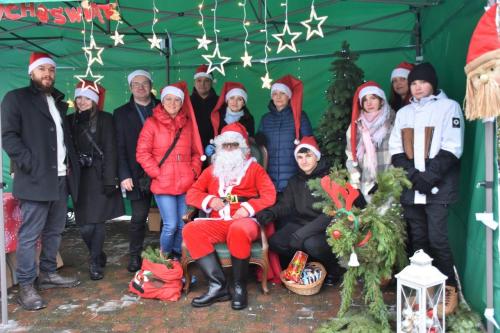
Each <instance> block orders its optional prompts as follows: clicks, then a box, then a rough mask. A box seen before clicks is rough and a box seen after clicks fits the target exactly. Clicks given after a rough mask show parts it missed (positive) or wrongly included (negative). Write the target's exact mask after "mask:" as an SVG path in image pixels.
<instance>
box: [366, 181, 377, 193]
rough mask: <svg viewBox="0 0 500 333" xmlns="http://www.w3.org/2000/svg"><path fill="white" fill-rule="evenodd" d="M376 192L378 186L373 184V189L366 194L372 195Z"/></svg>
mask: <svg viewBox="0 0 500 333" xmlns="http://www.w3.org/2000/svg"><path fill="white" fill-rule="evenodd" d="M377 190H378V184H377V183H375V185H373V187H372V188H371V189H370V190H369V191H368V194H370V195H372V194H374V193H375V192H377Z"/></svg>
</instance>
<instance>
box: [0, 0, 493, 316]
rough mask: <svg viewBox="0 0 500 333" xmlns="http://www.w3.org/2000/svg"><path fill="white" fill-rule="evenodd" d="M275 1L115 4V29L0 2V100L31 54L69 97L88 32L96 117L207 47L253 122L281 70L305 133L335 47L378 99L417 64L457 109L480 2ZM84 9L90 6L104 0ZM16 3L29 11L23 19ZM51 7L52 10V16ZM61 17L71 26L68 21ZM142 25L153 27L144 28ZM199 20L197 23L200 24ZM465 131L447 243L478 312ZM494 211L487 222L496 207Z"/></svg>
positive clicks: (473, 170) (481, 296)
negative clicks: (347, 52)
mask: <svg viewBox="0 0 500 333" xmlns="http://www.w3.org/2000/svg"><path fill="white" fill-rule="evenodd" d="M285 2H286V1H285V0H281V1H270V0H267V1H266V0H239V1H230V0H219V1H213V0H210V1H208V0H207V1H201V0H199V1H192V0H186V1H161V0H156V1H153V0H148V1H134V0H120V1H117V2H116V3H117V4H118V7H117V10H118V12H119V13H120V15H121V23H120V24H119V25H118V26H117V22H116V21H113V20H108V19H106V18H105V15H106V13H105V12H104V11H103V10H100V15H101V16H102V20H100V19H99V17H96V18H95V19H94V20H92V21H91V22H90V21H89V22H87V21H85V20H83V19H79V20H77V19H76V18H77V17H75V16H74V13H75V11H78V10H81V9H78V8H79V6H80V5H81V2H80V1H65V2H60V1H32V4H31V5H26V4H24V1H12V0H10V1H4V0H0V50H1V53H0V61H1V63H2V74H1V78H2V84H1V85H0V96H3V95H4V94H5V93H6V92H7V91H9V90H11V89H13V88H17V87H21V86H23V85H26V84H27V82H28V75H27V74H28V59H29V55H30V53H31V52H32V51H39V52H48V53H50V54H51V55H52V56H53V58H54V60H55V61H56V63H57V66H58V68H57V83H56V86H57V87H58V89H60V90H62V91H63V92H64V93H65V94H66V96H67V98H68V99H72V98H73V93H74V87H75V85H76V82H77V79H76V78H75V75H84V74H85V73H86V70H87V59H86V58H85V54H84V51H83V50H82V47H84V46H89V43H90V34H91V32H92V34H93V38H94V40H95V42H96V45H97V47H103V48H104V50H103V52H102V61H103V65H100V64H99V63H97V62H94V63H93V64H92V66H91V70H92V73H93V74H94V75H102V76H103V78H102V80H101V81H100V83H101V84H102V85H103V86H104V87H105V88H106V89H107V94H106V102H105V109H106V110H107V111H112V110H113V109H114V108H116V107H117V106H119V105H121V104H123V103H125V102H126V101H128V99H129V94H130V93H129V90H128V85H127V75H128V74H129V73H130V72H131V71H132V70H135V69H138V68H143V69H147V70H149V71H150V72H151V73H152V75H153V80H154V88H155V89H156V90H157V91H160V90H161V88H162V87H163V86H164V85H165V84H166V83H167V82H168V81H170V82H175V81H178V80H186V81H187V82H188V84H190V85H191V84H192V81H193V74H194V71H195V69H196V67H198V65H200V64H202V63H206V61H205V59H204V58H203V57H202V55H212V54H213V52H214V46H215V42H216V40H217V42H218V44H219V50H220V53H221V55H222V56H225V57H230V58H231V59H230V60H229V61H228V62H226V63H225V64H224V69H225V76H222V75H221V74H220V73H219V72H217V71H215V72H214V73H213V74H215V78H216V82H215V89H216V90H219V89H220V88H221V87H222V83H223V82H224V81H226V80H229V81H239V82H241V83H243V84H244V85H245V86H246V88H247V90H248V92H249V100H248V106H249V109H250V110H251V112H252V113H253V114H254V116H255V117H256V121H257V123H258V122H259V120H260V117H261V116H262V115H263V114H264V113H265V112H266V109H267V108H266V105H267V102H268V100H269V98H270V91H269V90H268V89H263V88H262V80H261V77H263V76H264V75H265V74H266V67H265V62H266V61H267V70H268V72H269V76H270V77H271V78H272V79H278V78H280V77H281V76H283V75H285V74H289V73H290V74H293V75H295V76H297V77H299V78H300V79H302V80H303V82H304V110H305V111H306V112H307V114H308V115H309V117H310V119H311V121H312V123H313V125H317V124H318V122H319V120H320V118H321V115H322V113H323V112H324V110H325V109H326V107H327V101H326V96H325V93H326V90H327V87H328V86H329V85H330V83H331V81H332V80H333V79H334V78H333V77H332V74H331V73H330V72H328V69H329V67H330V63H331V62H332V61H333V60H334V58H333V53H334V52H335V51H337V50H339V49H340V45H341V44H342V41H343V40H347V41H348V42H349V44H350V47H351V49H352V50H353V51H356V52H359V53H360V55H361V57H360V59H359V60H358V62H357V64H358V65H359V66H360V67H361V68H362V69H363V70H364V72H365V79H366V80H374V81H376V82H378V83H379V84H381V86H382V87H383V88H385V90H386V92H389V87H390V72H391V70H392V69H393V68H394V67H395V66H396V65H397V64H398V63H399V62H401V61H409V62H415V61H417V60H424V61H430V62H432V63H433V64H434V65H435V67H436V69H437V72H438V76H439V86H440V88H442V89H443V90H444V91H445V92H446V94H447V95H448V96H449V97H451V98H453V99H455V100H457V101H459V102H460V101H462V100H463V96H464V87H465V75H464V71H463V67H464V65H465V56H466V52H467V48H468V43H469V39H470V36H471V34H472V31H473V29H474V27H475V25H476V23H477V21H478V20H479V17H480V16H481V15H482V13H483V6H484V5H485V4H486V1H469V0H450V1H440V0H420V1H419V0H385V1H384V0H359V1H354V0H316V1H302V0H301V1H299V0H289V1H287V3H288V10H287V11H285V6H282V3H285ZM94 3H95V4H96V5H97V6H98V5H106V4H107V3H108V2H107V1H94ZM202 3H203V7H202V8H201V9H200V7H199V5H200V4H202ZM311 3H314V8H315V10H316V13H317V16H318V17H322V16H328V18H327V19H326V21H325V22H324V23H323V24H322V26H321V28H322V32H323V35H324V37H323V38H321V37H319V36H318V35H315V36H313V37H312V38H311V39H309V40H306V32H307V29H306V27H305V26H303V25H302V24H301V21H306V20H308V19H309V18H310V12H311ZM23 4H24V5H23ZM153 4H155V5H156V8H157V9H158V11H157V12H155V11H154V10H153ZM22 6H25V7H24V9H23V7H22ZM26 6H33V8H34V10H32V9H31V7H29V8H28V9H26V8H27V7H26ZM40 6H41V7H40ZM215 7H216V10H215ZM40 8H42V9H40ZM54 8H62V9H61V11H59V12H57V11H55V10H54ZM39 10H42V12H44V13H45V14H47V13H48V16H45V17H44V16H43V15H42V16H41V17H42V19H43V20H45V19H46V20H47V23H41V22H40V18H39V17H36V15H35V14H34V13H36V12H37V11H39ZM68 13H69V14H68ZM71 13H73V14H71ZM76 13H78V12H76ZM200 13H201V14H202V15H203V17H202V16H201V15H200ZM61 15H62V16H64V20H65V21H66V22H65V24H58V23H57V22H56V21H55V19H56V18H59V21H58V22H59V23H61V21H62V20H63V18H62V17H61ZM70 16H71V17H72V19H73V20H75V22H73V23H71V22H70ZM214 16H215V20H214ZM154 17H156V18H157V20H158V21H157V22H156V23H155V24H154V26H153V19H154ZM244 17H245V19H244ZM13 18H15V19H13ZM202 21H203V26H202V25H200V22H202ZM245 23H246V24H245ZM285 24H288V26H289V29H290V31H291V32H300V33H301V35H300V36H299V37H298V38H297V39H296V40H295V45H296V50H297V52H296V53H295V52H293V51H291V50H289V49H285V50H284V51H282V52H280V53H277V52H276V51H277V49H278V40H276V39H275V38H274V37H273V36H272V35H273V34H278V33H282V32H283V29H284V26H285ZM266 26H267V45H268V46H269V49H267V57H266V33H265V31H264V30H265V28H266ZM313 27H314V26H313ZM203 28H204V29H205V31H206V37H207V38H208V39H210V40H212V43H211V44H209V45H208V47H209V48H208V50H205V49H203V48H199V47H198V42H197V40H196V39H197V38H201V37H202V36H203V33H204V32H203ZM214 28H215V29H216V30H217V38H216V36H215V33H214V30H215V29H214ZM245 29H246V30H247V32H248V35H247V32H246V31H245ZM115 31H117V33H118V34H122V35H124V36H123V41H124V45H118V46H114V41H113V40H112V39H111V37H112V36H114V35H115ZM153 31H154V33H155V34H156V36H157V37H158V38H161V39H162V43H161V47H160V49H157V48H152V47H151V45H150V42H149V41H148V38H152V36H153ZM245 40H247V41H248V43H247V44H246V49H247V52H248V54H249V55H250V56H252V66H251V67H243V63H242V60H241V57H242V56H243V55H244V52H245ZM465 134H466V139H465V151H464V156H463V158H462V179H461V184H460V186H461V194H462V196H461V201H460V202H459V203H458V204H456V205H455V206H454V207H453V209H452V214H451V216H450V220H449V236H450V240H451V243H452V247H453V252H454V256H455V261H456V265H457V268H458V271H459V274H460V277H461V281H462V283H463V291H464V294H465V297H466V299H467V300H468V301H469V302H470V304H471V305H472V306H473V308H474V309H475V310H476V311H478V312H480V313H481V314H482V312H483V310H484V308H485V306H486V304H485V294H486V290H485V278H484V276H485V265H486V263H485V260H484V257H485V243H484V242H485V241H484V234H485V232H484V226H483V225H482V224H481V223H480V222H477V221H476V220H475V215H474V214H475V213H476V212H482V211H484V189H483V188H478V187H477V186H476V184H477V183H478V182H480V181H482V180H483V179H484V169H485V165H484V156H485V152H484V148H483V147H484V129H483V125H482V123H480V122H469V123H467V127H466V132H465ZM492 140H493V139H492ZM495 146H496V144H495ZM495 160H496V158H495ZM4 161H5V164H4V165H5V167H4V170H3V175H4V179H6V180H7V182H10V176H9V173H8V158H7V157H6V156H5V154H4ZM495 170H497V168H496V166H495ZM496 178H497V177H495V184H496V185H497V184H498V181H497V179H496ZM495 202H497V200H496V191H495ZM494 207H495V208H494V210H495V216H496V219H498V205H497V204H495V205H494ZM494 244H495V245H494V247H495V249H494V272H495V273H500V268H499V267H500V265H499V263H500V261H499V260H500V258H499V256H498V255H499V251H498V230H496V231H495V233H494ZM494 293H495V295H494V296H495V297H494V299H495V310H496V319H497V321H498V322H500V274H497V276H495V291H494Z"/></svg>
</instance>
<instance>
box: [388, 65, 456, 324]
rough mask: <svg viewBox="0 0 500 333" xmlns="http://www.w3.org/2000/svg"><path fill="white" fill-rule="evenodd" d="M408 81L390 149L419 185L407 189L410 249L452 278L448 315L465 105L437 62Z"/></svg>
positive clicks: (448, 305)
mask: <svg viewBox="0 0 500 333" xmlns="http://www.w3.org/2000/svg"><path fill="white" fill-rule="evenodd" d="M408 83H409V84H410V90H411V95H412V98H411V99H410V104H408V105H407V106H405V107H403V108H402V109H401V110H399V112H398V113H397V114H396V120H395V122H394V128H393V130H392V132H391V136H390V138H389V151H390V153H391V155H392V164H393V165H394V166H395V167H399V168H403V169H404V170H405V171H406V173H407V175H408V179H409V180H410V181H411V182H412V185H413V186H412V188H411V189H404V190H403V192H402V193H401V204H402V206H403V211H404V216H405V220H406V225H407V230H408V239H409V248H410V249H409V250H410V251H409V252H410V253H414V252H415V251H417V250H419V249H423V250H424V251H425V252H426V253H429V254H431V256H432V258H434V261H433V265H434V266H436V268H438V269H439V270H440V271H441V273H443V274H444V275H446V276H447V277H448V279H447V280H446V290H445V292H446V295H445V302H446V308H445V313H446V315H448V314H450V313H452V312H453V311H454V310H455V308H456V306H457V302H458V301H457V299H458V296H457V290H456V287H457V281H456V279H455V272H454V269H453V254H452V252H451V249H450V245H449V241H448V231H447V230H448V209H449V205H450V204H452V203H455V202H457V201H458V198H459V189H458V184H459V179H460V157H461V156H462V152H463V144H464V119H463V115H462V110H461V108H460V105H459V104H458V103H457V102H455V101H453V100H451V99H449V98H448V97H447V96H446V95H445V93H444V92H443V91H442V90H441V89H438V77H437V74H436V71H435V69H434V66H432V64H430V63H428V62H426V63H422V64H419V65H417V66H415V68H413V70H412V71H411V72H410V74H409V75H408ZM440 307H441V305H440V306H439V308H440ZM438 310H439V311H438V313H442V311H441V310H440V309H438Z"/></svg>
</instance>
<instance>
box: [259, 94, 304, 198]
mask: <svg viewBox="0 0 500 333" xmlns="http://www.w3.org/2000/svg"><path fill="white" fill-rule="evenodd" d="M268 109H269V112H268V113H266V114H265V115H264V116H263V117H262V119H261V121H260V127H259V131H258V132H260V133H262V134H264V135H265V137H266V141H267V143H266V147H267V150H268V152H269V164H268V168H267V172H268V173H269V176H271V179H272V181H273V183H274V186H276V189H277V190H278V192H282V191H283V190H284V189H285V187H286V185H287V183H288V179H290V177H292V176H293V175H295V174H296V173H297V171H298V167H297V162H296V161H295V157H294V155H293V151H294V150H295V143H294V140H295V125H294V122H293V113H292V108H291V107H290V106H287V107H286V108H285V109H283V110H282V111H281V112H278V111H277V110H276V107H275V106H274V103H273V102H272V101H271V102H269V105H268ZM310 135H313V131H312V127H311V123H310V122H309V118H308V117H307V115H306V113H305V112H304V111H303V110H302V113H301V119H300V137H303V136H310Z"/></svg>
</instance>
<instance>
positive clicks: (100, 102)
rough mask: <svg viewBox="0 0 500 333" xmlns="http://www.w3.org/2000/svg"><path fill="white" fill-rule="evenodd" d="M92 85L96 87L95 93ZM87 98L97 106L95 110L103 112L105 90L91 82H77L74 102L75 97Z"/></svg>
mask: <svg viewBox="0 0 500 333" xmlns="http://www.w3.org/2000/svg"><path fill="white" fill-rule="evenodd" d="M94 85H95V86H97V91H95V89H94ZM80 96H83V97H87V98H88V99H90V100H92V101H93V102H94V103H96V104H97V109H98V110H99V111H102V110H103V107H104V99H105V97H106V89H104V87H103V86H101V85H100V84H97V83H94V82H93V81H87V80H84V82H81V81H80V82H78V84H77V85H76V88H75V100H76V98H77V97H80Z"/></svg>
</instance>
